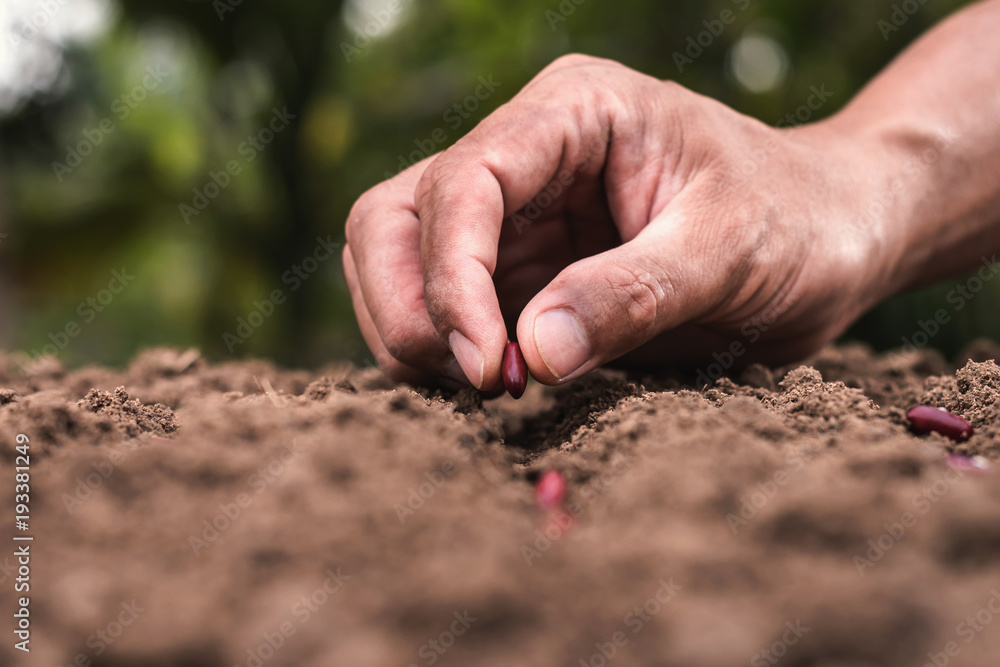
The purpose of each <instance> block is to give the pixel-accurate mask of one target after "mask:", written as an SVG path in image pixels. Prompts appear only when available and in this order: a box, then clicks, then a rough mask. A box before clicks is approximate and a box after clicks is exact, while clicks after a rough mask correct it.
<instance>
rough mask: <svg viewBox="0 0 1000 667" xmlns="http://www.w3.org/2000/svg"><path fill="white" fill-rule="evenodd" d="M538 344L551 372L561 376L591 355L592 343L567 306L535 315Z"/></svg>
mask: <svg viewBox="0 0 1000 667" xmlns="http://www.w3.org/2000/svg"><path fill="white" fill-rule="evenodd" d="M535 345H536V346H537V347H538V353H539V354H541V355H542V361H544V362H545V365H546V366H548V369H549V372H550V373H552V375H554V376H555V377H557V378H559V379H562V378H565V377H566V376H567V375H571V374H572V373H574V372H575V371H577V370H579V368H580V367H581V366H583V365H584V364H585V363H586V362H587V360H588V359H589V358H590V343H588V342H587V334H586V332H585V331H584V330H583V326H582V325H581V324H580V321H579V320H578V319H576V317H575V316H574V315H573V314H572V313H570V312H569V311H568V310H564V309H562V308H557V309H556V310H547V311H545V312H544V313H542V314H541V315H539V316H538V317H536V318H535Z"/></svg>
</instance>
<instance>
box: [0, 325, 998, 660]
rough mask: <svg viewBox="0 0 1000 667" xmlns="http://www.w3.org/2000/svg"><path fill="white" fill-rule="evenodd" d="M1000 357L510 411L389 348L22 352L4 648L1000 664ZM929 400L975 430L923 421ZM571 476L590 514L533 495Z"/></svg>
mask: <svg viewBox="0 0 1000 667" xmlns="http://www.w3.org/2000/svg"><path fill="white" fill-rule="evenodd" d="M998 351H1000V349H998V348H997V347H995V346H992V345H990V344H986V343H982V344H979V345H976V346H974V348H971V349H970V351H969V353H968V354H966V355H963V356H962V360H961V362H960V363H959V364H958V367H957V370H956V367H952V366H949V365H947V364H946V363H945V362H944V361H943V360H942V359H941V358H940V357H939V356H937V355H935V354H934V353H920V354H911V355H909V356H895V357H892V358H889V357H877V356H874V355H872V354H871V353H870V352H869V351H867V350H866V349H864V348H861V347H841V348H834V349H829V350H826V351H825V352H823V353H821V354H819V355H817V356H816V357H814V358H812V359H810V360H808V361H807V362H806V365H804V366H802V367H799V366H791V367H788V368H779V369H767V368H764V367H761V366H754V367H751V368H750V369H748V370H747V371H745V372H744V373H743V374H742V375H741V376H739V377H736V378H732V379H723V380H720V381H719V382H718V383H716V386H714V387H708V388H703V389H701V390H700V391H691V390H684V389H681V386H682V384H683V382H684V380H683V378H664V377H635V376H625V375H620V374H615V373H612V372H602V373H598V374H594V375H592V376H591V377H588V378H586V379H584V380H582V381H579V382H576V383H574V384H572V385H571V386H568V387H565V388H562V389H558V390H556V389H548V388H543V387H540V386H538V385H531V386H529V388H528V391H527V393H526V395H525V398H524V399H522V400H521V401H518V402H514V401H513V400H511V399H509V398H504V399H500V400H497V401H488V402H487V403H486V404H485V406H484V404H483V403H482V401H481V400H479V398H478V396H475V395H473V394H472V393H471V392H463V393H460V394H458V395H455V396H453V395H441V394H440V393H437V394H432V393H428V392H416V391H413V390H411V389H409V388H406V387H392V386H391V385H389V384H388V383H387V382H386V381H385V380H384V379H383V378H382V377H381V376H380V374H379V373H378V372H377V371H375V370H371V369H368V370H359V369H351V368H348V367H331V368H328V369H324V370H323V371H322V372H321V373H308V372H303V371H287V370H280V369H277V368H275V367H274V366H272V365H270V364H267V363H263V362H244V363H230V364H223V365H218V366H212V365H209V364H208V363H206V362H205V361H203V360H202V359H201V358H200V357H199V356H198V354H197V353H196V352H187V353H180V352H176V351H171V350H153V351H149V352H146V353H144V354H142V355H140V356H139V357H138V358H137V359H136V360H135V361H134V362H133V364H132V365H131V366H130V367H129V368H128V369H127V370H125V371H123V372H115V371H111V370H107V369H102V368H84V369H81V370H77V371H75V372H69V373H68V372H64V371H63V369H61V368H60V367H59V366H58V364H56V363H52V362H46V363H34V364H29V365H27V366H26V367H25V368H24V369H23V372H22V369H19V368H18V366H17V363H18V361H19V359H18V358H17V357H15V356H0V459H2V460H3V466H2V469H3V470H4V473H3V476H2V477H3V479H2V487H0V496H2V497H3V498H4V501H3V503H2V504H0V507H2V508H3V512H4V513H3V519H2V521H3V524H4V525H6V526H11V522H12V521H13V515H14V508H13V506H12V504H11V500H12V496H13V485H14V479H13V476H14V473H13V470H12V468H13V465H14V462H15V455H16V451H15V446H16V442H15V437H16V435H17V434H19V433H23V434H26V435H27V436H28V437H29V438H30V439H31V443H30V456H31V460H30V464H31V473H30V474H31V480H30V484H31V501H30V510H31V514H30V530H29V531H28V532H27V533H18V534H30V535H32V536H33V537H34V541H33V542H32V543H31V552H32V560H31V564H30V567H31V574H30V585H31V591H30V597H31V606H30V612H31V622H32V624H31V629H32V635H31V643H30V647H31V649H32V651H31V654H30V655H27V654H23V653H22V652H20V651H16V650H14V649H13V645H14V642H15V641H16V639H15V638H13V635H12V634H11V632H10V626H11V619H12V616H11V614H12V612H13V610H14V609H15V608H16V607H15V605H16V604H17V602H16V598H15V594H14V592H13V585H14V577H15V576H17V575H16V559H15V558H14V557H13V556H12V555H10V556H8V554H12V553H13V547H4V548H3V550H2V551H0V566H3V567H2V569H0V578H2V584H0V609H2V610H3V611H2V613H3V616H4V617H5V618H6V619H7V621H6V622H5V624H4V628H6V629H5V630H4V632H3V636H4V637H5V639H4V640H3V643H2V645H0V664H3V665H11V664H17V665H20V664H24V665H69V664H76V665H104V666H108V665H111V666H119V667H120V666H124V665H130V666H131V665H137V666H139V665H141V666H150V665H152V666H167V665H170V666H180V665H193V666H200V667H224V666H225V667H228V666H230V665H242V666H251V667H252V666H254V665H257V666H258V667H259V666H262V665H267V666H268V667H270V666H271V665H295V666H316V667H329V666H338V665H344V666H351V667H366V666H369V665H371V666H380V667H381V666H384V665H401V666H404V667H405V666H407V665H431V664H437V665H483V666H493V665H496V666H500V665H503V666H505V667H506V666H509V665H528V666H533V665H538V666H545V667H558V666H563V665H565V666H566V667H570V666H573V667H576V666H579V665H588V664H589V665H593V666H594V667H600V665H604V664H619V665H677V666H684V667H701V666H705V667H724V666H728V665H746V664H750V665H752V666H756V665H772V664H778V663H779V662H780V664H784V665H789V666H801V665H811V666H822V667H887V666H897V665H898V666H900V667H904V666H905V667H914V666H916V667H920V666H922V665H925V664H929V665H935V664H936V665H939V666H940V665H944V664H950V665H963V666H972V665H983V666H987V665H989V666H991V667H992V666H995V665H996V664H997V662H998V656H1000V613H998V612H1000V592H997V591H1000V557H998V556H1000V474H997V473H992V472H987V473H981V474H978V473H975V472H965V473H959V472H956V471H953V470H951V469H950V468H949V467H947V466H946V465H945V462H944V454H945V453H946V451H949V450H954V451H959V452H962V453H965V454H967V455H983V456H985V457H986V458H988V459H990V460H992V461H994V462H995V463H998V464H1000V403H998V398H1000V367H998V366H997V365H996V363H994V361H992V360H993V359H995V358H997V352H998ZM969 358H971V359H974V360H975V361H971V362H968V363H966V359H969ZM894 364H895V366H894ZM915 403H928V404H932V405H937V406H941V407H944V408H947V409H949V410H952V411H954V412H956V413H958V414H961V415H963V416H964V417H966V418H967V419H968V420H969V421H971V422H972V424H973V425H974V426H975V428H976V435H975V436H974V437H973V438H972V439H971V440H970V441H968V442H967V443H964V444H962V445H960V446H954V445H953V443H951V442H949V441H947V440H945V439H944V438H943V437H941V436H938V435H930V436H916V435H914V434H911V433H910V432H909V431H908V430H907V428H906V423H905V419H904V416H903V412H904V410H905V409H906V408H907V407H909V406H910V405H913V404H915ZM548 468H556V469H558V470H561V471H563V474H564V476H565V479H566V481H567V484H568V487H569V491H568V493H569V496H568V505H567V508H566V509H567V510H568V511H569V512H570V513H571V514H572V515H573V519H572V521H568V520H564V517H563V516H561V515H555V516H551V515H550V516H546V515H544V514H543V512H542V511H541V510H540V509H539V508H538V506H537V505H536V503H535V500H534V496H533V489H532V482H533V481H534V480H535V479H537V477H538V475H539V472H540V471H542V470H544V469H548ZM9 532H11V533H16V532H17V531H15V530H14V529H13V528H11V529H10V531H9ZM9 544H14V545H16V544H18V543H9ZM5 557H6V558H8V560H7V561H6V562H4V560H3V559H4V558H5ZM275 647H276V648H275ZM765 651H766V653H765ZM612 654H613V655H612ZM606 655H612V657H611V658H610V660H609V659H608V658H607V657H606Z"/></svg>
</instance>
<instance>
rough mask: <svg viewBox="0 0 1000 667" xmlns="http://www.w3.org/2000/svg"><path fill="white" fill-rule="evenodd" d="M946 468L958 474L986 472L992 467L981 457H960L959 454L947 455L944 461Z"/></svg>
mask: <svg viewBox="0 0 1000 667" xmlns="http://www.w3.org/2000/svg"><path fill="white" fill-rule="evenodd" d="M946 460H947V462H948V467H949V468H951V469H952V470H958V471H960V472H988V471H989V470H990V469H991V468H992V466H990V462H989V461H987V460H986V459H985V458H984V457H982V456H973V457H971V458H970V457H968V456H962V455H961V454H949V455H948V458H947V459H946Z"/></svg>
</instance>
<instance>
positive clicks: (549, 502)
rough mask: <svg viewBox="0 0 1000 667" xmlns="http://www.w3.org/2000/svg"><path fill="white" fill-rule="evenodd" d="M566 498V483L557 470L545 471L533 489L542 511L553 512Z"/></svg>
mask: <svg viewBox="0 0 1000 667" xmlns="http://www.w3.org/2000/svg"><path fill="white" fill-rule="evenodd" d="M565 498H566V482H565V481H563V476H562V474H561V473H560V472H559V471H558V470H546V471H545V472H544V473H542V477H541V479H539V480H538V486H536V487H535V499H536V500H537V501H538V504H539V505H540V506H541V507H542V509H544V510H554V509H556V508H557V507H559V506H560V505H561V504H562V501H563V499H565Z"/></svg>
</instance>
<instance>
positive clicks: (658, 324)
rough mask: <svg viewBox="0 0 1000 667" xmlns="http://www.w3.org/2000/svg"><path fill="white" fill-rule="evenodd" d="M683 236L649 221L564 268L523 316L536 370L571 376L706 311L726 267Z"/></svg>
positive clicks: (540, 376) (553, 378) (528, 356)
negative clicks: (618, 243) (630, 235)
mask: <svg viewBox="0 0 1000 667" xmlns="http://www.w3.org/2000/svg"><path fill="white" fill-rule="evenodd" d="M683 236H686V235H682V234H680V233H677V232H671V231H670V230H668V229H664V228H663V227H660V228H659V229H654V226H653V225H650V226H648V227H646V228H645V229H644V230H643V232H642V233H640V234H639V236H637V237H636V238H635V239H633V240H632V241H630V242H628V243H626V244H624V245H621V246H619V247H617V248H614V249H612V250H609V251H607V252H604V253H601V254H599V255H594V256H593V257H588V258H586V259H583V260H580V261H578V262H576V263H574V264H571V265H570V266H568V267H566V268H565V269H564V270H563V271H562V272H560V273H559V275H558V276H556V278H555V279H554V280H553V281H552V282H551V283H549V284H548V285H547V286H546V287H545V288H544V289H543V290H542V291H541V292H539V293H538V294H537V295H536V296H535V297H534V298H533V299H532V300H531V302H530V303H529V304H528V305H527V306H526V307H525V309H524V310H523V311H522V313H521V317H520V319H519V320H518V326H517V334H518V341H519V343H520V346H521V352H522V353H523V354H524V357H525V361H526V362H527V364H528V367H529V368H530V369H531V374H532V375H533V376H534V377H535V378H536V379H537V380H538V381H539V382H542V383H545V384H557V383H560V382H565V381H567V380H571V379H573V378H576V377H579V376H580V375H583V374H584V373H587V372H588V371H590V370H593V369H594V368H597V367H598V366H600V365H602V364H604V363H607V362H609V361H612V360H614V359H616V358H618V357H620V356H622V355H623V354H625V353H627V352H629V351H631V350H633V349H635V348H637V347H639V346H640V345H642V344H643V343H646V342H648V341H649V340H651V339H652V338H654V337H655V336H657V335H659V334H661V333H663V332H665V331H668V330H670V329H673V328H675V327H677V326H679V325H681V324H683V323H685V322H688V321H690V320H692V319H694V318H697V317H699V316H702V315H704V314H705V313H706V312H708V311H709V309H711V308H712V307H713V306H714V305H715V302H716V301H717V300H718V295H720V294H724V289H723V286H722V285H721V283H719V281H720V273H721V272H720V271H717V270H712V267H711V266H710V265H709V261H710V260H709V259H708V258H707V257H706V253H703V252H699V251H698V250H699V249H698V248H696V247H694V244H692V243H689V242H685V239H684V238H683ZM716 268H718V267H716ZM715 283H719V284H715Z"/></svg>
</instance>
